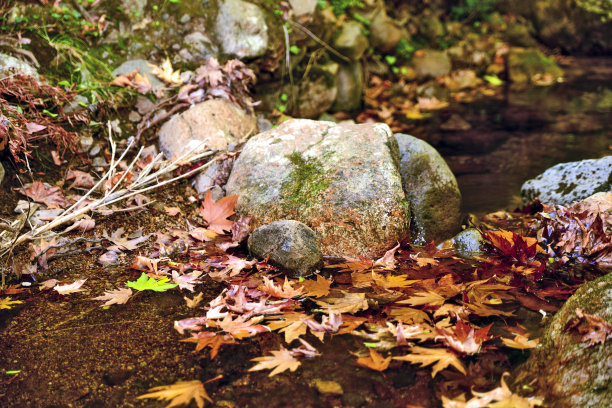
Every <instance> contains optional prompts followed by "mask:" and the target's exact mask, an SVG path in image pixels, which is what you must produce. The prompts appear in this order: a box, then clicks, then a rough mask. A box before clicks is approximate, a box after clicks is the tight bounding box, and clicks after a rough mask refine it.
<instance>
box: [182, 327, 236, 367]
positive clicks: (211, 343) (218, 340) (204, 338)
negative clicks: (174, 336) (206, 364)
mask: <svg viewBox="0 0 612 408" xmlns="http://www.w3.org/2000/svg"><path fill="white" fill-rule="evenodd" d="M181 341H182V342H185V343H197V344H196V351H200V350H202V349H203V348H204V347H209V348H210V358H211V360H213V359H214V358H215V357H216V356H217V354H218V353H219V348H220V347H221V346H222V345H224V344H235V343H236V341H234V338H233V337H232V336H230V335H229V334H224V335H220V334H217V333H213V332H204V331H203V332H198V333H192V337H190V338H188V339H183V340H181Z"/></svg>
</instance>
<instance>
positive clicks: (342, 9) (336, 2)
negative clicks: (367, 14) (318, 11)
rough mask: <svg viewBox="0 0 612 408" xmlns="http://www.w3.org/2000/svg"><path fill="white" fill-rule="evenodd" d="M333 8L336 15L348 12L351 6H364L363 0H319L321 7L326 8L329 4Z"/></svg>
mask: <svg viewBox="0 0 612 408" xmlns="http://www.w3.org/2000/svg"><path fill="white" fill-rule="evenodd" d="M328 3H329V6H330V7H331V8H332V10H333V11H334V13H335V14H336V15H340V14H346V11H347V10H348V9H349V8H351V7H358V8H362V7H363V6H364V4H363V2H362V1H361V0H329V1H328V2H327V1H321V0H319V1H318V4H319V7H321V8H325V7H327V6H328Z"/></svg>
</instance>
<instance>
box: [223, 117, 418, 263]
mask: <svg viewBox="0 0 612 408" xmlns="http://www.w3.org/2000/svg"><path fill="white" fill-rule="evenodd" d="M226 190H227V194H228V195H238V197H239V198H238V203H237V205H236V211H237V212H238V213H239V214H241V215H246V214H248V215H252V216H253V219H252V221H251V225H252V227H253V228H257V227H259V226H261V225H264V224H267V223H270V222H272V221H276V220H282V219H293V220H297V221H300V222H303V223H304V224H306V225H307V226H309V227H310V228H312V229H313V230H314V232H315V234H316V236H317V238H318V240H319V242H320V244H321V251H322V253H323V255H329V256H357V255H364V256H368V257H375V256H380V255H382V254H383V253H384V252H385V251H386V250H387V249H389V248H390V247H392V246H393V245H395V244H396V242H397V241H399V240H402V239H404V238H405V237H407V236H408V234H409V226H410V211H409V209H408V203H407V202H406V198H405V195H404V192H403V190H402V184H401V178H400V174H399V150H398V145H397V141H396V140H395V138H394V137H393V134H392V133H391V131H390V129H389V127H388V126H387V125H384V124H362V125H336V124H334V123H331V122H317V121H312V120H305V119H300V120H289V121H287V122H285V123H283V124H281V125H280V126H279V127H278V128H276V129H271V130H269V131H267V132H264V133H260V134H259V135H256V136H254V137H253V138H251V139H250V140H249V141H248V142H247V143H246V145H245V146H244V148H243V150H242V153H241V155H240V157H239V158H238V159H237V160H236V162H235V164H234V168H233V169H232V173H231V175H230V178H229V180H228V183H227V185H226Z"/></svg>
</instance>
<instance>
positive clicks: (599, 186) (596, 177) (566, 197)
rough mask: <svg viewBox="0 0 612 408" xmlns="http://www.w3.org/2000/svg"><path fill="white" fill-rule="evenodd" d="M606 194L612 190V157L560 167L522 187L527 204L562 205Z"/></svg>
mask: <svg viewBox="0 0 612 408" xmlns="http://www.w3.org/2000/svg"><path fill="white" fill-rule="evenodd" d="M607 191H612V156H606V157H602V158H601V159H591V160H582V161H577V162H570V163H560V164H557V165H556V166H553V167H551V168H549V169H548V170H546V171H545V172H544V173H542V174H540V175H539V176H537V177H536V178H533V179H531V180H528V181H526V182H525V184H523V186H522V187H521V195H522V196H523V202H524V203H529V202H531V201H533V200H534V199H536V198H538V199H539V200H540V201H541V202H543V203H546V204H549V205H563V206H569V205H571V204H572V203H574V202H577V201H580V200H584V199H585V198H587V197H590V196H592V195H593V194H595V193H600V192H607Z"/></svg>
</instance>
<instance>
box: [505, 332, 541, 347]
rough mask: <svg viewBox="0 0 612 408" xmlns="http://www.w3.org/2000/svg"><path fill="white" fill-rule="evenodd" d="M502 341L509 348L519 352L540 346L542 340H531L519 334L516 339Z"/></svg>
mask: <svg viewBox="0 0 612 408" xmlns="http://www.w3.org/2000/svg"><path fill="white" fill-rule="evenodd" d="M501 341H502V342H503V343H504V344H505V345H506V346H507V347H511V348H515V349H519V350H525V349H531V348H535V347H537V346H538V343H539V342H540V339H533V340H529V337H528V336H523V335H521V334H517V335H516V336H515V337H514V339H506V338H504V337H502V338H501Z"/></svg>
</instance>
